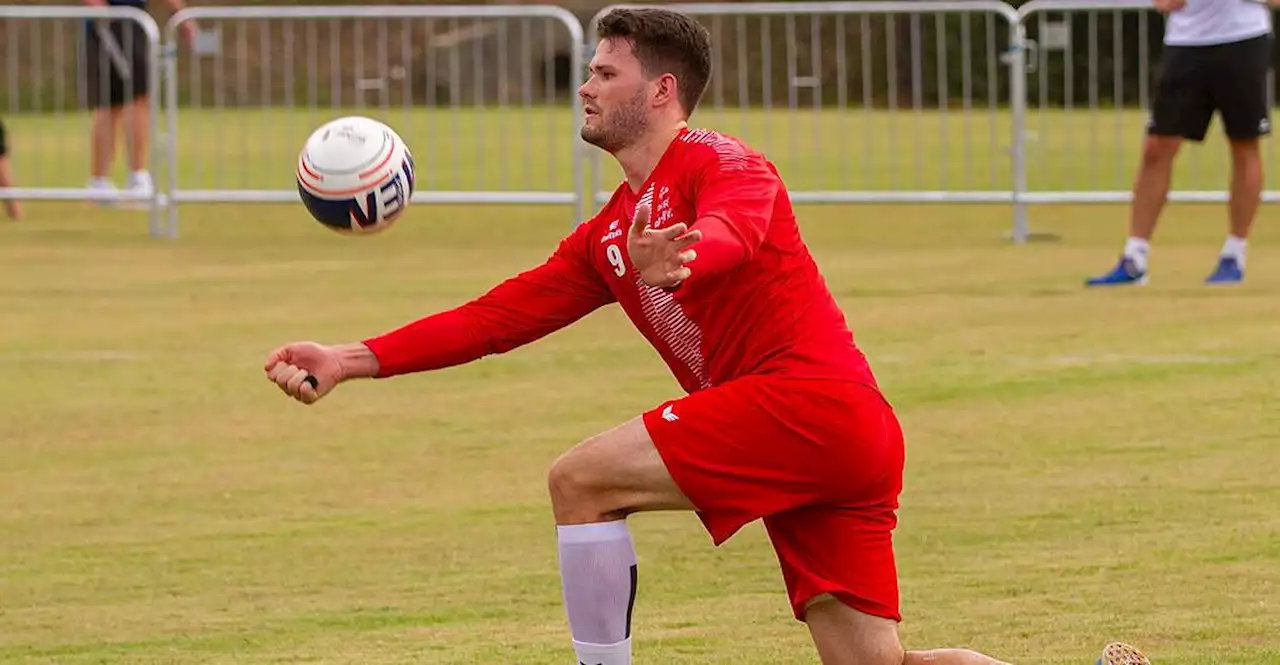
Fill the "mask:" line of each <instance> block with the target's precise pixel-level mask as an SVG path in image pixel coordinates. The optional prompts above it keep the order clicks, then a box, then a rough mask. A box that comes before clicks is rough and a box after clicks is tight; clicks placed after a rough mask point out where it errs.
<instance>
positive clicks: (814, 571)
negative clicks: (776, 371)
mask: <svg viewBox="0 0 1280 665" xmlns="http://www.w3.org/2000/svg"><path fill="white" fill-rule="evenodd" d="M644 423H645V426H646V427H647V428H648V431H649V436H650V437H651V438H652V439H653V442H654V444H655V445H656V446H657V448H658V452H659V454H661V455H662V458H663V461H664V462H665V463H666V466H667V469H668V470H669V471H670V473H671V476H672V478H674V479H675V481H676V484H677V485H678V486H679V487H680V489H681V490H683V491H684V493H685V494H686V495H687V496H688V497H689V499H690V500H691V501H692V502H693V504H694V506H695V507H696V509H697V511H698V517H699V519H701V520H702V523H703V525H704V526H705V527H706V529H707V531H708V532H709V533H710V534H711V538H712V541H713V542H714V543H715V544H716V545H720V544H721V543H723V542H724V541H726V540H728V539H729V538H730V537H731V536H732V535H733V534H734V533H736V532H737V531H738V530H739V529H741V528H742V527H743V526H744V525H746V524H748V523H750V522H753V521H755V520H757V519H763V520H764V525H765V528H766V530H767V531H768V533H769V538H770V540H771V541H772V543H773V547H774V551H775V552H777V555H778V563H779V564H780V566H781V568H782V575H783V580H784V581H785V583H786V586H787V592H788V595H789V596H790V599H791V606H792V611H793V612H794V613H795V616H796V618H797V619H801V620H803V618H804V605H805V603H806V602H807V601H809V600H810V599H812V598H813V597H814V596H817V595H819V594H824V593H825V594H831V595H833V596H835V597H836V598H838V599H840V600H841V601H843V602H845V603H846V604H848V605H849V606H851V607H853V608H854V609H857V610H859V611H861V612H865V613H867V614H872V615H875V616H881V617H886V618H890V619H893V620H894V621H901V620H902V616H901V614H900V612H899V609H898V571H897V567H896V564H895V562H894V554H893V541H892V532H893V529H894V527H896V526H897V509H898V495H899V493H901V491H902V467H903V438H902V429H901V427H900V426H899V423H898V419H897V417H896V416H895V415H894V412H893V409H892V408H891V407H890V406H889V404H888V402H886V401H885V400H884V398H883V397H882V396H881V395H880V393H879V392H878V391H876V390H875V389H873V388H870V387H868V386H864V385H861V384H858V383H853V382H845V381H830V380H805V379H788V378H780V377H769V376H750V377H744V378H742V379H737V380H734V381H731V382H729V383H726V384H723V385H720V386H717V387H715V388H711V389H708V390H703V391H699V392H696V393H694V394H692V395H689V396H687V397H684V398H682V399H678V400H673V401H670V402H666V403H663V404H662V405H660V406H658V407H657V408H656V409H653V410H652V411H649V412H646V413H645V414H644Z"/></svg>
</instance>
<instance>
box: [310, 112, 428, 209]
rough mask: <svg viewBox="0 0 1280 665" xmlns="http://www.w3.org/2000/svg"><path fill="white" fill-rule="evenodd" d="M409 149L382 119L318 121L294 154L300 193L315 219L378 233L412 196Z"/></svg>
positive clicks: (351, 117) (411, 168) (412, 177)
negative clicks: (296, 156) (296, 157)
mask: <svg viewBox="0 0 1280 665" xmlns="http://www.w3.org/2000/svg"><path fill="white" fill-rule="evenodd" d="M413 187H414V164H413V155H412V154H410V152H409V147H408V146H406V145H405V143H404V140H403V139H401V138H400V135H399V134H396V132H395V130H393V129H391V128H390V127H388V126H387V125H386V124H384V123H382V122H379V121H377V120H374V119H372V118H365V117H362V116H348V117H343V118H338V119H336V120H331V121H329V122H327V123H325V124H324V125H322V126H320V127H319V128H318V129H316V130H315V131H314V132H312V134H311V136H310V137H309V138H307V142H306V144H305V145H303V147H302V152H301V153H299V155H298V194H299V195H300V196H301V197H302V204H303V205H304V206H306V208H307V212H309V213H311V216H312V217H314V218H315V219H316V221H318V222H320V223H321V224H324V225H325V226H327V227H329V228H330V229H333V230H334V231H338V232H340V233H349V234H356V233H365V234H368V233H377V232H379V231H383V230H386V229H387V228H388V227H390V226H391V225H392V224H393V223H394V222H395V221H396V219H398V218H399V217H400V215H401V214H403V213H404V211H405V208H407V207H408V206H409V202H410V201H411V200H412V197H413Z"/></svg>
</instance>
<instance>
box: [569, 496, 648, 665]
mask: <svg viewBox="0 0 1280 665" xmlns="http://www.w3.org/2000/svg"><path fill="white" fill-rule="evenodd" d="M556 536H557V540H558V543H559V553H560V580H561V583H562V585H563V589H564V608H565V614H566V615H568V618H569V630H570V632H571V633H572V634H573V650H574V653H576V654H577V656H578V662H579V663H584V664H585V665H631V610H632V607H633V606H634V604H635V597H636V550H635V547H634V545H633V544H632V542H631V532H630V531H629V530H628V529H627V523H626V521H625V520H616V521H613V522H599V523H596V524H573V525H566V526H557V527H556Z"/></svg>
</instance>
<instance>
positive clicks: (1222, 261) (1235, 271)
mask: <svg viewBox="0 0 1280 665" xmlns="http://www.w3.org/2000/svg"><path fill="white" fill-rule="evenodd" d="M1243 281H1244V268H1241V267H1240V261H1239V260H1238V259H1236V257H1234V256H1220V257H1218V267H1217V268H1216V269H1215V270H1214V271H1213V274H1212V275H1209V276H1208V277H1206V278H1205V280H1204V283H1205V284H1239V283H1240V282H1243Z"/></svg>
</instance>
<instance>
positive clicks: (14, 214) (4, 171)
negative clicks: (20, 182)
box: [0, 157, 22, 219]
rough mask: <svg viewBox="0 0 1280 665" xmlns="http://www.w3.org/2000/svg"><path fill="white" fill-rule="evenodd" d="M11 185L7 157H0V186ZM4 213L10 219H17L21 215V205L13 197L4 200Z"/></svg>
mask: <svg viewBox="0 0 1280 665" xmlns="http://www.w3.org/2000/svg"><path fill="white" fill-rule="evenodd" d="M6 187H13V172H12V171H11V170H10V167H9V158H8V157H0V188H6ZM4 210H5V213H7V214H8V215H9V218H10V219H19V218H21V217H22V207H21V206H19V205H18V202H17V201H15V200H13V199H5V200H4Z"/></svg>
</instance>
